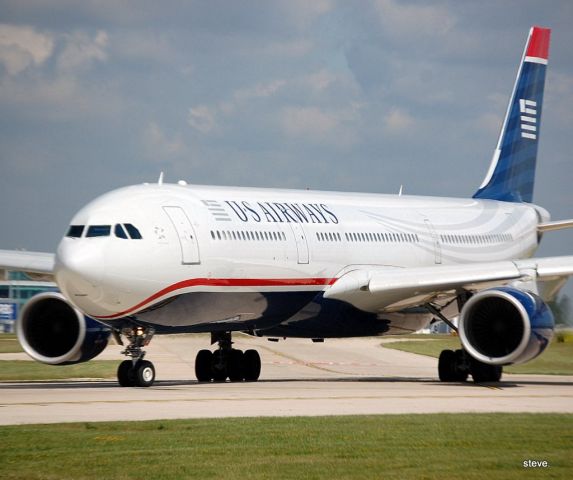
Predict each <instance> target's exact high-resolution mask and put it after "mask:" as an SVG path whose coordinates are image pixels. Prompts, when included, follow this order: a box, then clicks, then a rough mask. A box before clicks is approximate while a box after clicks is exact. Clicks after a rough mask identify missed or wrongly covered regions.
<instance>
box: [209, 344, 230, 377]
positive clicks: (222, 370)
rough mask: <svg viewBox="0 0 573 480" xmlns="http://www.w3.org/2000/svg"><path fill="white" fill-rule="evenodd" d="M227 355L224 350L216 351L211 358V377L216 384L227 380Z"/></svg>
mask: <svg viewBox="0 0 573 480" xmlns="http://www.w3.org/2000/svg"><path fill="white" fill-rule="evenodd" d="M227 360H228V359H227V354H226V352H225V351H224V350H215V351H214V352H213V355H212V356H211V375H212V376H213V380H214V381H215V382H224V381H225V380H227Z"/></svg>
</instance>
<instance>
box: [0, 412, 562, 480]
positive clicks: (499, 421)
mask: <svg viewBox="0 0 573 480" xmlns="http://www.w3.org/2000/svg"><path fill="white" fill-rule="evenodd" d="M572 432H573V416H572V415H551V414H458V415H444V414H440V415H388V416H354V417H309V418H302V417H298V418H297V417H295V418H247V419H221V420H174V421H153V422H131V423H129V422H123V423H87V424H57V425H23V426H15V427H0V438H2V441H1V442H0V478H2V479H4V480H15V479H26V480H38V479H58V480H65V479H74V480H82V479H86V480H88V479H98V480H99V479H102V478H106V479H108V478H113V479H157V480H167V479H195V478H197V479H220V478H224V479H226V480H230V479H244V478H249V479H296V480H302V479H304V480H306V479H321V478H327V479H333V478H344V479H368V480H371V479H381V478H384V479H401V480H402V479H406V480H407V479H428V480H430V479H436V480H437V479H439V480H444V479H460V478H463V479H464V480H472V479H482V478H483V479H504V480H505V479H509V480H511V479H523V478H564V479H569V478H572V477H573V457H572V456H571V452H572V451H573V433H572ZM524 460H546V461H547V462H549V465H550V466H549V468H547V469H544V470H542V469H539V470H535V471H534V470H533V469H525V468H523V461H524Z"/></svg>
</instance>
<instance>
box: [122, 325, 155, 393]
mask: <svg viewBox="0 0 573 480" xmlns="http://www.w3.org/2000/svg"><path fill="white" fill-rule="evenodd" d="M121 333H122V334H123V335H125V337H126V338H127V340H128V341H129V345H128V346H127V347H126V348H125V350H124V351H123V352H121V353H122V354H123V355H126V356H128V357H131V360H124V361H123V362H121V363H120V364H119V367H118V369H117V381H118V382H119V384H120V385H121V386H122V387H150V386H151V385H153V382H154V381H155V367H154V366H153V363H151V362H149V361H147V360H144V359H143V357H145V351H144V350H143V348H142V347H145V346H147V345H149V342H150V341H151V338H152V337H153V335H154V333H155V330H154V329H153V328H149V327H140V326H136V327H126V328H123V329H122V330H121ZM116 339H119V342H118V343H119V344H120V345H123V342H121V337H120V335H119V334H116Z"/></svg>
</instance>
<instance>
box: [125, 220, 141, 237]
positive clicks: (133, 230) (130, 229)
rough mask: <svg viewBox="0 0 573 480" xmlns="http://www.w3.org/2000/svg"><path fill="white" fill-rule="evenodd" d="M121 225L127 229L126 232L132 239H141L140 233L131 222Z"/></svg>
mask: <svg viewBox="0 0 573 480" xmlns="http://www.w3.org/2000/svg"><path fill="white" fill-rule="evenodd" d="M123 226H124V227H125V229H126V230H127V233H129V236H130V237H131V238H132V239H133V240H141V238H142V237H141V233H139V230H138V229H137V228H136V227H134V226H133V225H132V224H131V223H124V224H123Z"/></svg>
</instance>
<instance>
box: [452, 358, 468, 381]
mask: <svg viewBox="0 0 573 480" xmlns="http://www.w3.org/2000/svg"><path fill="white" fill-rule="evenodd" d="M467 355H468V354H467V353H466V352H465V351H464V350H456V351H455V352H454V356H455V363H454V373H455V378H456V381H457V382H465V381H466V380H467V379H468V375H469V374H470V372H469V370H468V367H467V362H468V360H467V358H468V356H467Z"/></svg>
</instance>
